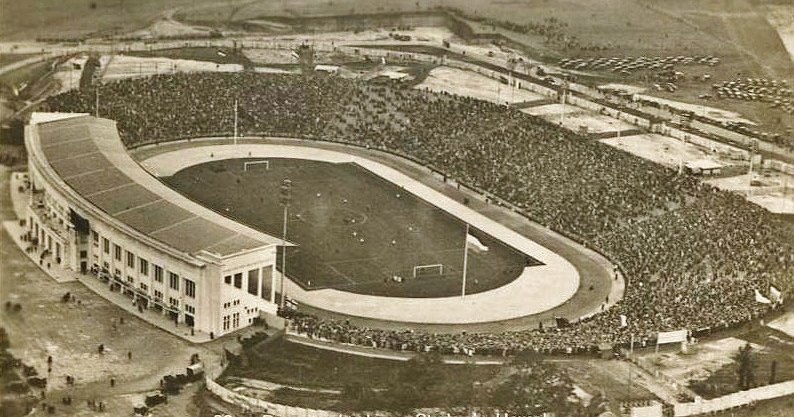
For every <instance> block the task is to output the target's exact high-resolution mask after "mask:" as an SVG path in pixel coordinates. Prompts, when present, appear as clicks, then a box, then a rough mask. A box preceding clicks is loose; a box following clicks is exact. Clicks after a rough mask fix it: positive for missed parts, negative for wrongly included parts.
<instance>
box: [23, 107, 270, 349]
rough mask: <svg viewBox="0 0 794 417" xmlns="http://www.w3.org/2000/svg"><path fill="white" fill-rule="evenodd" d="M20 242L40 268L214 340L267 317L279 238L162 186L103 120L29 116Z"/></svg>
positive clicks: (110, 123) (77, 116)
mask: <svg viewBox="0 0 794 417" xmlns="http://www.w3.org/2000/svg"><path fill="white" fill-rule="evenodd" d="M25 146H26V148H27V151H28V170H29V186H30V202H29V205H28V207H27V216H26V219H25V225H26V227H27V236H26V239H27V240H28V241H29V242H30V244H31V245H32V247H33V248H34V249H36V250H37V251H38V252H40V253H41V256H42V259H44V258H46V260H47V262H48V263H52V264H55V265H59V266H60V267H62V268H64V269H67V270H72V271H75V272H77V273H82V274H85V275H86V276H93V278H86V279H98V280H102V281H103V282H105V283H106V285H107V286H108V288H109V289H110V290H112V291H117V292H120V293H122V294H124V295H126V296H127V297H129V300H130V303H134V304H135V306H136V307H137V308H138V309H139V310H140V311H141V312H142V313H143V314H163V315H165V316H167V317H169V318H170V319H171V320H174V321H176V322H178V323H185V324H186V325H188V326H191V327H193V328H194V330H195V331H198V332H205V333H207V334H210V335H211V336H214V337H217V336H221V335H224V334H226V333H229V332H233V331H235V330H238V329H240V328H242V327H245V326H247V325H249V324H251V323H252V322H253V320H254V318H256V317H258V316H260V315H262V314H268V315H270V314H275V313H276V308H277V305H276V303H275V299H276V285H274V284H275V280H276V278H277V277H278V274H277V273H276V271H275V263H276V251H277V247H278V245H280V244H281V240H280V239H278V238H275V237H273V236H270V235H267V234H263V233H261V232H258V231H256V230H253V229H251V228H248V227H246V226H243V225H240V224H238V223H236V222H233V221H231V220H229V219H227V218H225V217H224V216H222V215H220V214H218V213H215V212H213V211H211V210H209V209H207V208H204V207H202V206H200V205H199V204H197V203H194V202H193V201H191V200H189V199H187V198H185V197H184V196H182V195H180V194H179V193H177V192H176V191H174V190H172V189H170V188H168V187H167V186H166V185H164V184H163V183H161V182H160V181H159V180H157V179H156V178H155V177H153V176H151V175H150V174H149V173H147V172H146V171H145V170H144V169H143V168H142V167H141V166H140V165H138V163H137V162H135V161H134V160H133V159H132V158H131V157H130V155H129V154H128V153H127V151H126V149H125V148H124V146H123V144H122V142H121V139H120V138H119V135H118V131H117V129H116V123H115V122H114V121H112V120H108V119H101V118H96V117H92V116H89V115H86V114H65V113H35V114H34V115H33V116H32V118H31V122H30V124H29V126H28V127H27V128H26V132H25Z"/></svg>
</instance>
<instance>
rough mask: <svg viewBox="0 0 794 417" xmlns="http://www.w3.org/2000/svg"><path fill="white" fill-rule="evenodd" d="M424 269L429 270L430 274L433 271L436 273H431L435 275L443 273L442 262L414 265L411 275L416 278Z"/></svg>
mask: <svg viewBox="0 0 794 417" xmlns="http://www.w3.org/2000/svg"><path fill="white" fill-rule="evenodd" d="M424 271H430V273H431V274H433V272H434V271H435V272H437V273H435V274H433V275H437V276H441V275H444V264H430V265H416V266H414V271H413V272H414V273H413V277H414V278H417V277H418V276H420V275H422V274H423V272H424Z"/></svg>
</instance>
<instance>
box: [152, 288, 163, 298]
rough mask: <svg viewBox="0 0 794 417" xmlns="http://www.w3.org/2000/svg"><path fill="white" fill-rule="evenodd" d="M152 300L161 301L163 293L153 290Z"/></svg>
mask: <svg viewBox="0 0 794 417" xmlns="http://www.w3.org/2000/svg"><path fill="white" fill-rule="evenodd" d="M154 298H155V299H156V300H162V299H163V293H162V292H160V291H157V290H154Z"/></svg>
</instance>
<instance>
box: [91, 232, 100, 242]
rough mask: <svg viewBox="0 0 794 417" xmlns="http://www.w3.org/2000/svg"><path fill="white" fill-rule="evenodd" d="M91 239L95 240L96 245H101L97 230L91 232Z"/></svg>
mask: <svg viewBox="0 0 794 417" xmlns="http://www.w3.org/2000/svg"><path fill="white" fill-rule="evenodd" d="M91 237H93V238H94V243H99V233H97V232H96V230H92V231H91Z"/></svg>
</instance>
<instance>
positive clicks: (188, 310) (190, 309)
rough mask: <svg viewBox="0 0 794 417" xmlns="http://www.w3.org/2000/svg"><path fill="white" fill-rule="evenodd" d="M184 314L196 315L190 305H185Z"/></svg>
mask: <svg viewBox="0 0 794 417" xmlns="http://www.w3.org/2000/svg"><path fill="white" fill-rule="evenodd" d="M185 312H187V313H190V314H196V309H195V308H194V307H193V306H191V305H187V304H185Z"/></svg>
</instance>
